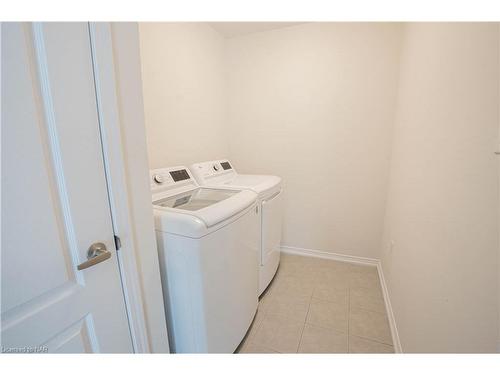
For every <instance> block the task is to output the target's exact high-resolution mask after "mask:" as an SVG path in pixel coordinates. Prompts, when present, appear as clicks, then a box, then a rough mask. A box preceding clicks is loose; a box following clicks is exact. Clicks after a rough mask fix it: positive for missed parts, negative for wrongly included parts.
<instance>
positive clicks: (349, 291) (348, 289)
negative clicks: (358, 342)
mask: <svg viewBox="0 0 500 375" xmlns="http://www.w3.org/2000/svg"><path fill="white" fill-rule="evenodd" d="M350 325H351V284H350V283H349V287H348V288H347V353H350V352H351V350H350V349H349V340H350V339H349V336H351V331H350V328H351V327H350Z"/></svg>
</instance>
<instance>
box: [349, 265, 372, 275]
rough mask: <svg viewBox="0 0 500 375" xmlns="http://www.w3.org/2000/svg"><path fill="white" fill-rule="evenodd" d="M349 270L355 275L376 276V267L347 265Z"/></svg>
mask: <svg viewBox="0 0 500 375" xmlns="http://www.w3.org/2000/svg"><path fill="white" fill-rule="evenodd" d="M349 270H350V271H351V272H355V273H364V274H372V275H378V271H377V267H376V266H365V265H362V264H352V263H351V264H349Z"/></svg>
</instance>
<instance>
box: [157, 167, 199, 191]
mask: <svg viewBox="0 0 500 375" xmlns="http://www.w3.org/2000/svg"><path fill="white" fill-rule="evenodd" d="M149 174H150V184H151V189H152V190H158V189H159V188H164V187H175V186H183V185H186V184H189V183H192V184H193V183H195V180H194V178H193V176H192V175H191V173H190V172H189V169H187V168H186V167H182V166H181V167H172V168H160V169H153V170H151V171H150V173H149Z"/></svg>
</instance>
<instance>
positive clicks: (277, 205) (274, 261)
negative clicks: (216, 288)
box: [259, 190, 283, 292]
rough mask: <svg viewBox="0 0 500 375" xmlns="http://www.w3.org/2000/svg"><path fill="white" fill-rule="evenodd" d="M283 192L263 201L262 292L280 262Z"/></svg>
mask: <svg viewBox="0 0 500 375" xmlns="http://www.w3.org/2000/svg"><path fill="white" fill-rule="evenodd" d="M282 191H283V190H280V191H279V192H278V193H276V194H274V195H273V196H271V197H270V198H268V199H264V200H263V201H262V207H261V209H262V247H261V266H262V267H261V277H260V288H259V289H260V292H262V291H263V290H264V289H265V288H266V287H267V285H268V284H269V282H270V281H271V280H272V278H273V276H274V274H275V273H276V269H277V268H278V265H279V260H280V243H281V222H282V215H283V193H282Z"/></svg>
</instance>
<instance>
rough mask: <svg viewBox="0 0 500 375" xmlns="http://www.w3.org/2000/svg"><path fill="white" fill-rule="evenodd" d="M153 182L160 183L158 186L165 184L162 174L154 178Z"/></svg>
mask: <svg viewBox="0 0 500 375" xmlns="http://www.w3.org/2000/svg"><path fill="white" fill-rule="evenodd" d="M153 180H154V181H155V182H156V183H158V184H161V183H162V182H163V176H162V175H161V174H155V175H154V176H153Z"/></svg>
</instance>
